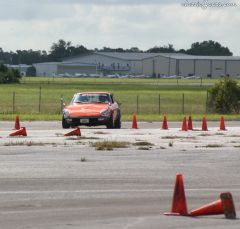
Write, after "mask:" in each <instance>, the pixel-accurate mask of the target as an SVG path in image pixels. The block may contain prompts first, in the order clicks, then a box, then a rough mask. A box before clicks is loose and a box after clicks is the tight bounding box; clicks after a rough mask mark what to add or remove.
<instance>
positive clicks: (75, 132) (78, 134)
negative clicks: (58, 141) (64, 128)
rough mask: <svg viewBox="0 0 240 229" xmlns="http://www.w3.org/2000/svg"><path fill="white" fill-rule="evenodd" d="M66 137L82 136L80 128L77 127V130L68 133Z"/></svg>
mask: <svg viewBox="0 0 240 229" xmlns="http://www.w3.org/2000/svg"><path fill="white" fill-rule="evenodd" d="M64 136H81V131H80V128H79V127H77V128H76V129H75V130H73V131H70V132H69V133H67V134H64Z"/></svg>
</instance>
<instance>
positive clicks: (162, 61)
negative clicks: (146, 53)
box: [154, 56, 169, 77]
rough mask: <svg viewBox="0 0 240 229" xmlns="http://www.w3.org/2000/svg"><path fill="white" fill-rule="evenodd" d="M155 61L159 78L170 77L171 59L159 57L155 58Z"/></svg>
mask: <svg viewBox="0 0 240 229" xmlns="http://www.w3.org/2000/svg"><path fill="white" fill-rule="evenodd" d="M154 60H155V73H156V75H157V77H161V76H164V75H165V76H166V75H168V70H169V69H168V66H169V58H168V57H163V56H158V57H154Z"/></svg>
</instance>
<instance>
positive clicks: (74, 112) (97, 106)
mask: <svg viewBox="0 0 240 229" xmlns="http://www.w3.org/2000/svg"><path fill="white" fill-rule="evenodd" d="M108 108H109V105H108V104H103V103H91V104H73V105H69V106H66V107H65V108H64V109H67V110H68V111H69V112H70V116H72V117H78V116H100V112H101V111H102V110H105V109H108Z"/></svg>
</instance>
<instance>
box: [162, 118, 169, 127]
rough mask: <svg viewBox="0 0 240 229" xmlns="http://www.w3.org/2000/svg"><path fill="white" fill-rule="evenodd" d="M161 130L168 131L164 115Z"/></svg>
mask: <svg viewBox="0 0 240 229" xmlns="http://www.w3.org/2000/svg"><path fill="white" fill-rule="evenodd" d="M162 129H163V130H168V124H167V117H166V115H164V117H163V123H162Z"/></svg>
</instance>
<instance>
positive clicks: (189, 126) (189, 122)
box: [187, 115, 193, 130]
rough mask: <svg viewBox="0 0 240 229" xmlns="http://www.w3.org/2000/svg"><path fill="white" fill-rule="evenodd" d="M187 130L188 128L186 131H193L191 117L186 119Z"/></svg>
mask: <svg viewBox="0 0 240 229" xmlns="http://www.w3.org/2000/svg"><path fill="white" fill-rule="evenodd" d="M187 128H188V130H193V126H192V117H191V115H190V116H189V117H188V127H187Z"/></svg>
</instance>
